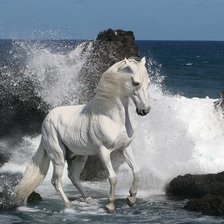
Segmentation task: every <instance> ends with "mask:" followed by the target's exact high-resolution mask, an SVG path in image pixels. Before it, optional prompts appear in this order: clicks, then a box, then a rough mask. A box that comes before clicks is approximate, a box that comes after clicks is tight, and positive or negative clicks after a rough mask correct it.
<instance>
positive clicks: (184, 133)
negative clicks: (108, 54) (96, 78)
mask: <svg viewBox="0 0 224 224" xmlns="http://www.w3.org/2000/svg"><path fill="white" fill-rule="evenodd" d="M3 42H4V41H3ZM10 44H11V42H10ZM54 44H55V46H54V49H55V47H56V46H59V45H60V46H59V48H57V50H50V49H49V48H50V45H49V43H46V46H45V45H39V44H35V43H34V44H29V43H23V42H22V43H14V44H13V45H12V49H14V51H15V52H14V51H13V50H12V51H11V50H10V51H9V53H10V54H9V56H8V58H7V57H6V59H5V60H6V61H7V62H9V61H10V63H9V64H10V66H11V64H14V61H15V62H16V63H15V65H16V66H17V64H18V66H21V65H20V60H21V59H22V61H25V62H26V64H25V65H24V66H25V68H23V69H24V72H23V73H22V74H23V76H21V77H19V78H20V79H21V80H22V81H23V79H24V80H25V78H27V77H28V78H29V79H31V80H34V81H35V82H37V83H39V85H40V87H41V88H40V89H37V90H35V91H37V94H38V96H40V97H41V98H42V99H43V100H44V102H47V103H48V104H49V105H50V107H55V106H58V105H61V104H64V103H66V104H72V103H77V102H78V101H79V98H81V97H82V96H81V95H82V94H81V93H78V92H77V90H76V85H77V83H76V78H77V76H78V75H79V71H80V69H81V67H82V65H83V63H84V62H85V60H86V58H85V55H84V56H81V54H80V51H81V49H82V45H76V44H75V43H70V44H71V46H70V47H69V44H68V43H64V42H63V43H59V42H57V41H56V42H55V43H54ZM138 44H140V43H138ZM142 44H143V45H142ZM191 44H192V43H183V44H181V43H179V42H178V43H171V44H170V43H164V42H162V43H158V42H156V43H154V42H150V43H146V42H142V43H141V44H140V45H139V46H140V51H141V52H142V55H146V56H148V67H149V73H150V78H151V80H152V85H151V87H150V103H151V106H152V109H151V112H150V114H149V116H146V117H144V118H142V117H139V116H137V115H136V113H135V109H134V108H130V116H131V121H132V122H133V125H134V127H135V130H136V138H135V140H134V141H133V149H134V154H135V156H136V160H137V161H138V163H139V165H140V167H141V170H142V171H141V183H140V191H139V193H138V200H137V204H136V205H135V206H134V207H133V208H129V207H128V206H127V204H126V197H127V194H128V189H129V187H130V184H131V172H130V170H129V169H128V168H127V166H125V165H123V166H122V167H121V168H120V172H119V174H118V186H117V191H116V192H117V201H116V213H114V214H107V213H106V212H105V209H104V208H105V204H106V202H107V195H108V191H109V184H108V182H107V181H106V182H104V181H102V182H85V183H83V184H84V186H85V187H86V188H87V191H89V192H90V193H91V195H92V196H93V198H95V200H96V204H91V205H89V204H86V203H84V202H83V201H82V200H81V199H80V195H79V194H78V192H77V190H76V189H75V188H74V187H73V186H72V185H71V184H70V182H69V181H68V179H67V177H66V176H67V175H66V172H65V174H64V185H65V192H66V194H67V195H68V196H69V197H70V198H71V199H72V200H74V199H76V200H75V201H74V202H73V204H74V207H75V209H73V210H71V209H64V206H63V204H62V201H61V199H60V198H59V196H58V195H57V194H56V192H55V190H54V189H53V186H52V185H51V184H50V178H51V174H50V173H51V172H49V174H48V176H47V178H46V180H45V181H44V183H43V184H41V186H40V187H39V188H38V189H37V192H40V194H41V195H42V197H43V201H41V202H38V203H35V204H28V205H27V207H19V208H16V209H10V210H7V211H1V213H0V224H8V223H9V224H10V223H54V224H56V223H81V222H92V223H128V222H131V223H223V222H224V221H223V218H221V217H218V218H216V217H209V216H204V215H202V214H200V213H196V212H189V211H186V210H184V209H183V206H184V204H185V201H170V200H168V199H167V198H166V197H165V195H164V186H165V185H166V184H167V183H168V182H169V180H170V179H172V178H173V177H175V176H177V175H182V174H186V173H193V174H194V173H208V172H220V171H223V164H224V153H223V149H224V137H223V136H224V125H223V114H222V113H220V112H219V111H217V110H215V109H214V106H213V102H214V101H215V100H216V99H215V98H217V96H218V92H219V91H221V90H222V89H221V88H222V87H223V86H222V83H223V72H222V71H224V67H223V66H221V65H223V63H222V62H223V59H222V58H224V55H223V51H222V48H223V47H224V43H221V46H222V48H220V47H217V43H215V44H213V43H209V46H210V48H209V50H208V51H209V52H210V54H207V51H206V48H205V47H204V44H205V43H195V44H194V48H192V46H191ZM3 45H4V46H5V45H7V44H5V42H4V44H3ZM164 45H165V46H164ZM173 49H174V50H173ZM183 49H185V51H184V52H185V54H183ZM186 49H188V50H189V51H190V52H188V51H186ZM211 49H213V50H211ZM5 51H6V50H5ZM7 52H8V50H7ZM217 52H218V53H217ZM0 53H2V55H1V58H3V56H4V57H5V54H6V53H4V52H3V51H2V52H0ZM23 53H24V54H25V55H26V57H27V58H26V60H24V57H22V56H21V54H23ZM214 55H218V56H217V57H215V58H214ZM170 56H172V57H170ZM214 59H215V60H214ZM205 60H206V66H205V65H204V61H205ZM2 61H3V62H4V60H2ZM2 66H3V65H2ZM4 66H6V67H4V68H5V69H6V71H7V72H6V74H5V75H7V77H12V86H13V87H14V86H16V84H17V82H16V81H17V79H16V78H18V77H14V78H13V76H12V74H11V73H10V72H11V70H10V66H9V67H7V66H8V65H7V63H4ZM220 66H221V67H220ZM178 69H179V70H178ZM204 69H206V74H205V71H204ZM217 71H219V72H217ZM16 74H17V73H16ZM214 74H216V75H214ZM64 77H66V79H65V78H64ZM6 80H8V79H6ZM10 80H11V79H10ZM14 81H15V82H14ZM49 87H50V88H49ZM12 89H13V88H12ZM9 90H10V89H9ZM13 90H14V89H13ZM51 93H52V94H51ZM177 93H178V94H179V95H178V94H177ZM182 93H183V94H182ZM206 95H208V96H209V97H210V98H209V97H205V96H206ZM195 96H197V97H195ZM199 97H200V98H199ZM39 141H40V136H38V137H35V138H33V137H31V136H24V137H23V139H22V140H21V141H20V142H19V143H18V144H16V145H13V147H9V146H8V145H10V144H8V142H7V138H6V139H1V141H0V143H1V144H3V145H5V148H7V149H8V150H9V152H10V153H11V154H12V158H11V160H10V161H9V163H7V164H5V165H4V166H3V167H1V169H0V172H7V171H11V172H19V171H20V172H24V170H25V166H26V163H27V162H28V160H29V158H30V157H31V156H32V154H33V153H34V152H35V151H36V149H37V147H38V144H39Z"/></svg>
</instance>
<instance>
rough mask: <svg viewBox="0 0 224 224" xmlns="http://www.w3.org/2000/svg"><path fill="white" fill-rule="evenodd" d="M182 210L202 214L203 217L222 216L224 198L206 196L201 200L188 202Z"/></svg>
mask: <svg viewBox="0 0 224 224" xmlns="http://www.w3.org/2000/svg"><path fill="white" fill-rule="evenodd" d="M184 208H185V209H187V210H190V211H198V212H202V213H203V214H205V215H215V216H219V215H224V196H217V195H212V194H207V195H205V196H203V197H201V198H197V199H193V200H190V201H188V202H187V204H186V205H185V206H184Z"/></svg>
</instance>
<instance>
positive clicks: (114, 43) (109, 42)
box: [79, 29, 139, 103]
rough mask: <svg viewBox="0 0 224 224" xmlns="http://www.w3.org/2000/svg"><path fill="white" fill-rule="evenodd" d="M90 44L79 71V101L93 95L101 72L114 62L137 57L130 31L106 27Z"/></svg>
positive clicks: (87, 99) (86, 99)
mask: <svg viewBox="0 0 224 224" xmlns="http://www.w3.org/2000/svg"><path fill="white" fill-rule="evenodd" d="M91 44H92V50H91V51H90V54H89V57H88V60H87V62H86V64H85V65H84V66H83V69H82V71H81V73H80V74H81V76H80V80H79V82H80V83H82V85H81V86H80V87H81V89H80V91H81V92H82V99H81V103H86V102H88V101H89V100H90V99H91V98H92V97H93V96H94V94H95V92H96V87H97V85H98V82H99V80H100V78H101V76H102V74H103V72H105V71H106V70H107V69H108V68H109V67H111V66H112V65H113V64H114V63H116V62H118V61H121V60H123V59H124V58H125V57H126V58H129V57H139V53H138V47H137V44H136V42H135V37H134V34H133V32H132V31H123V30H112V29H108V30H105V31H103V32H100V33H99V34H98V36H97V38H96V40H95V41H91ZM83 87H84V88H83Z"/></svg>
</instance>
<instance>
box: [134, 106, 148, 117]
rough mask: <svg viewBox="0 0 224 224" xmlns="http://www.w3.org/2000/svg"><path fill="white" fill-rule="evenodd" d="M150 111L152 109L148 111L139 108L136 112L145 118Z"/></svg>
mask: <svg viewBox="0 0 224 224" xmlns="http://www.w3.org/2000/svg"><path fill="white" fill-rule="evenodd" d="M150 109H151V107H148V108H146V109H141V108H138V107H137V108H136V112H137V114H138V115H141V116H145V115H146V114H148V113H149V111H150Z"/></svg>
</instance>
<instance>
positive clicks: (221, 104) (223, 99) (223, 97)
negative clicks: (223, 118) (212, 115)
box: [214, 91, 224, 111]
mask: <svg viewBox="0 0 224 224" xmlns="http://www.w3.org/2000/svg"><path fill="white" fill-rule="evenodd" d="M214 106H215V108H216V109H217V110H218V109H221V110H223V111H224V91H221V92H220V99H219V100H217V101H215V102H214Z"/></svg>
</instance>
